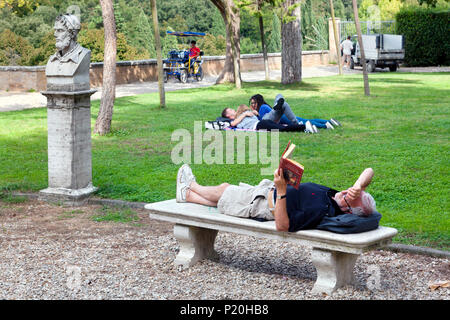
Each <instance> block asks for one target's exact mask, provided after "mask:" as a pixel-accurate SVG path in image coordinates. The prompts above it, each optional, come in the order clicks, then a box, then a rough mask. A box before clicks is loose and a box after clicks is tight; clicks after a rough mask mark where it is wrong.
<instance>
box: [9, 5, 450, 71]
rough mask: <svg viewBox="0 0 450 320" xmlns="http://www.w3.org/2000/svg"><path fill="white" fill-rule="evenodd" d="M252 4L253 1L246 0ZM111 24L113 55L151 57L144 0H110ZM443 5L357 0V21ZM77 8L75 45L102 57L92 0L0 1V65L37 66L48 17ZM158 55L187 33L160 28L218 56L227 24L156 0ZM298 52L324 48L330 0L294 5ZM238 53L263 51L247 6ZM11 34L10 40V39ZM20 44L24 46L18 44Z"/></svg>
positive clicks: (272, 14) (341, 9)
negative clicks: (114, 30) (299, 31)
mask: <svg viewBox="0 0 450 320" xmlns="http://www.w3.org/2000/svg"><path fill="white" fill-rule="evenodd" d="M252 1H253V0H252ZM277 1H278V2H280V1H281V0H264V1H263V2H265V3H267V4H269V5H264V6H262V9H261V12H260V14H261V16H262V18H263V22H264V30H265V35H266V46H267V48H268V52H279V51H280V50H281V36H280V32H281V23H282V21H281V12H280V9H277V7H274V6H270V4H271V3H275V2H277ZM113 2H114V14H115V18H116V25H117V31H118V34H117V41H118V43H117V48H118V53H117V59H118V60H135V59H149V58H155V57H156V53H155V47H154V33H153V29H152V23H151V21H152V20H151V7H150V1H140V0H114V1H113ZM419 3H421V4H422V5H423V6H447V8H448V6H449V5H448V1H447V0H358V5H359V6H360V17H361V20H365V19H369V18H371V14H373V12H372V11H370V10H371V8H372V9H373V8H374V6H376V7H377V8H379V10H380V12H381V14H380V15H381V19H383V20H384V19H386V20H393V19H394V17H395V14H396V13H397V12H398V10H400V8H401V7H404V6H410V5H414V6H418V5H419ZM73 5H75V6H78V7H79V8H80V20H81V22H82V31H81V33H80V35H79V41H80V43H81V44H82V45H83V46H85V47H87V48H89V49H91V50H92V53H93V54H92V61H102V60H103V45H102V41H103V36H102V32H103V29H102V28H103V21H102V13H101V9H100V5H99V1H98V0H0V37H1V38H2V39H8V41H6V40H5V41H2V42H1V44H0V64H2V65H14V64H20V65H43V64H45V63H46V61H47V59H48V56H49V55H50V54H52V53H53V51H54V50H55V49H54V39H53V24H54V21H55V17H56V16H57V15H58V14H60V13H64V12H66V10H67V8H68V7H69V6H73ZM157 5H158V19H159V21H160V35H161V41H162V47H163V49H164V50H165V51H166V52H164V51H163V55H165V54H167V51H168V50H170V49H174V48H175V49H187V48H188V47H189V44H188V41H189V40H191V39H189V38H178V37H173V36H167V35H166V30H175V31H195V32H205V33H207V36H206V37H204V38H201V39H197V40H198V41H197V44H198V46H199V47H200V48H202V50H203V51H204V52H205V54H206V55H225V52H226V43H225V37H226V28H225V24H224V21H223V18H222V16H221V14H220V12H219V10H218V9H217V8H216V7H215V6H214V4H213V3H212V1H211V0H185V1H180V0H157ZM334 7H335V12H336V17H340V18H341V19H343V20H352V18H353V13H352V0H334ZM301 17H302V19H301V28H302V38H303V45H302V48H303V50H318V49H319V50H320V49H328V41H327V39H328V26H327V19H328V18H329V17H330V8H329V1H323V0H303V1H302V2H301ZM240 21H241V22H240V52H241V54H245V53H260V52H262V48H261V41H260V33H259V22H258V17H257V16H255V14H254V12H252V11H251V8H245V7H243V8H240ZM11 39H14V41H12V40H11ZM25 48H26V49H25Z"/></svg>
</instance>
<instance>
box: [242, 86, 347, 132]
mask: <svg viewBox="0 0 450 320" xmlns="http://www.w3.org/2000/svg"><path fill="white" fill-rule="evenodd" d="M249 104H250V107H251V108H252V110H255V111H257V113H258V114H257V116H258V119H259V120H263V119H265V120H273V121H275V122H278V123H280V124H289V123H291V122H292V120H293V119H292V117H291V118H289V119H288V117H287V116H286V114H283V115H282V116H281V117H280V118H277V117H276V116H277V114H275V113H273V112H272V110H273V109H272V107H271V106H270V105H269V104H268V103H267V102H266V101H265V100H264V97H263V96H262V95H260V94H255V95H254V96H252V97H251V98H250V101H249ZM280 106H282V107H283V109H285V110H291V107H290V106H289V104H288V103H287V102H286V100H285V99H284V97H283V96H282V95H281V94H278V95H277V96H276V97H275V101H274V109H276V108H280ZM294 117H295V120H296V121H297V122H298V123H306V122H307V121H309V122H310V123H311V125H312V126H313V128H314V126H315V127H316V128H322V129H334V127H333V125H334V126H340V125H341V123H340V122H339V121H337V120H335V119H333V118H331V119H330V120H325V119H305V118H301V117H298V116H295V115H294Z"/></svg>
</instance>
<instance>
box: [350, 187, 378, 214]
mask: <svg viewBox="0 0 450 320" xmlns="http://www.w3.org/2000/svg"><path fill="white" fill-rule="evenodd" d="M361 202H362V205H361V207H355V208H352V214H355V215H357V216H366V217H367V216H370V215H371V214H372V213H373V212H374V211H376V210H377V206H376V202H375V199H374V198H373V197H372V195H371V194H370V193H368V192H362V193H361Z"/></svg>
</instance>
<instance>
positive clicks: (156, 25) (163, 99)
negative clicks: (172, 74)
mask: <svg viewBox="0 0 450 320" xmlns="http://www.w3.org/2000/svg"><path fill="white" fill-rule="evenodd" d="M150 2H151V5H152V17H153V30H154V31H155V47H156V60H157V65H158V88H159V106H160V107H161V108H164V107H165V106H166V92H165V90H164V73H163V72H164V71H163V63H162V54H161V38H160V34H159V23H158V11H157V8H156V0H150Z"/></svg>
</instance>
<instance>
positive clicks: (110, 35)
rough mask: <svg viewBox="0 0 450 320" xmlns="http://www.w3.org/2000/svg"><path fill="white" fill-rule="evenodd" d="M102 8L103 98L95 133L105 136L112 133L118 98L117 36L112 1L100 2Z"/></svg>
mask: <svg viewBox="0 0 450 320" xmlns="http://www.w3.org/2000/svg"><path fill="white" fill-rule="evenodd" d="M100 6H101V7H102V17H103V26H104V28H105V50H104V58H103V85H102V97H101V100H100V110H99V111H98V117H97V120H96V121H95V128H94V132H95V133H98V134H100V135H104V134H107V133H109V132H110V131H111V121H112V116H113V108H114V99H115V97H116V55H117V43H116V42H117V34H116V22H115V18H114V7H113V3H112V0H100Z"/></svg>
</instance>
